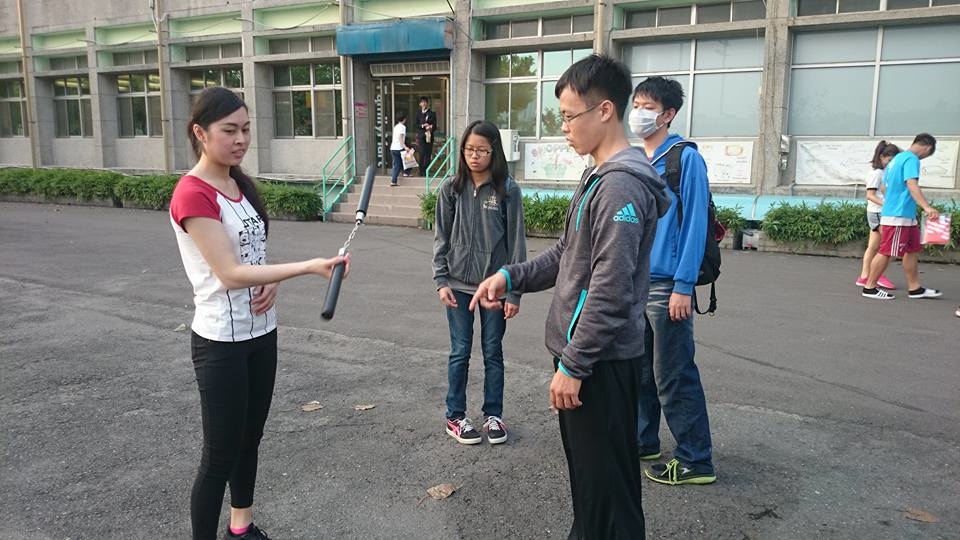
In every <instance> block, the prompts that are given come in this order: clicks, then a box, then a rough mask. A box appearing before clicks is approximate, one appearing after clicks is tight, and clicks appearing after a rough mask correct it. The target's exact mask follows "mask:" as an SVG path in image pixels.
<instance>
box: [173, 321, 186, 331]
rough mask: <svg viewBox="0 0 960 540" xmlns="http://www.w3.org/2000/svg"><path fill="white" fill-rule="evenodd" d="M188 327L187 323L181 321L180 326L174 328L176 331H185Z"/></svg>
mask: <svg viewBox="0 0 960 540" xmlns="http://www.w3.org/2000/svg"><path fill="white" fill-rule="evenodd" d="M186 329H187V325H185V324H183V323H180V326H178V327H176V328H174V329H173V331H174V332H183V331H184V330H186Z"/></svg>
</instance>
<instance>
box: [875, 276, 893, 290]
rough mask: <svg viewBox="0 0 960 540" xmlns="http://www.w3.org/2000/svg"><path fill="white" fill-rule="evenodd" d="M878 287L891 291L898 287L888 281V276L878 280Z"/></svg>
mask: <svg viewBox="0 0 960 540" xmlns="http://www.w3.org/2000/svg"><path fill="white" fill-rule="evenodd" d="M877 286H878V287H883V288H884V289H890V290H891V291H892V290H894V289H896V288H897V286H896V285H894V284H893V283H892V282H891V281H890V280H889V279H887V276H880V279H878V280H877Z"/></svg>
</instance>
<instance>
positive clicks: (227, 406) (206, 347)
mask: <svg viewBox="0 0 960 540" xmlns="http://www.w3.org/2000/svg"><path fill="white" fill-rule="evenodd" d="M191 348H192V353H193V368H194V371H195V372H196V375H197V387H198V388H199V390H200V408H201V413H202V417H203V453H202V456H201V458H200V469H199V470H198V471H197V478H196V480H195V481H194V483H193V493H192V494H191V497H190V519H191V522H192V524H193V538H194V540H207V539H211V538H216V536H217V525H218V523H219V521H220V506H221V505H222V504H223V492H224V489H225V487H226V484H227V483H228V482H229V483H230V506H232V507H233V508H248V507H250V506H252V505H253V490H254V485H255V484H256V480H257V449H258V448H259V446H260V439H261V438H262V437H263V424H264V422H266V420H267V413H268V412H269V411H270V400H271V399H272V398H273V383H274V379H275V378H276V373H277V331H276V330H274V331H273V332H270V333H269V334H266V335H264V336H261V337H258V338H255V339H251V340H248V341H239V342H236V343H223V342H219V341H211V340H209V339H206V338H203V337H200V336H198V335H197V334H193V335H192V338H191Z"/></svg>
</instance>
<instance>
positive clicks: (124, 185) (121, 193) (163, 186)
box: [115, 174, 177, 210]
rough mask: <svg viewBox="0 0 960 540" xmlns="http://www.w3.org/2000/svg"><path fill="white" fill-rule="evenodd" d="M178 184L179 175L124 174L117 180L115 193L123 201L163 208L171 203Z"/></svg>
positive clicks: (156, 208)
mask: <svg viewBox="0 0 960 540" xmlns="http://www.w3.org/2000/svg"><path fill="white" fill-rule="evenodd" d="M176 184H177V177H176V176H174V175H162V174H157V175H146V176H124V177H123V178H121V179H120V180H119V181H117V184H116V187H115V193H116V196H117V198H118V199H120V200H121V201H127V202H129V203H134V204H136V205H137V206H143V207H146V208H153V209H154V210H162V209H163V208H164V207H165V206H167V205H168V204H170V196H171V195H173V187H174V186H175V185H176Z"/></svg>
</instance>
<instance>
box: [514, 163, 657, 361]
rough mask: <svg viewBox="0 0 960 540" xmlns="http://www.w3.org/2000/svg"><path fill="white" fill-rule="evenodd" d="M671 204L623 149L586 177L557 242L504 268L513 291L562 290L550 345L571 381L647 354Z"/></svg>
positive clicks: (553, 311)
mask: <svg viewBox="0 0 960 540" xmlns="http://www.w3.org/2000/svg"><path fill="white" fill-rule="evenodd" d="M669 205H670V199H669V198H668V197H667V195H666V193H665V192H664V183H663V181H662V180H661V179H660V175H658V174H657V172H656V171H655V170H654V169H653V167H651V166H650V163H649V162H648V161H647V157H646V156H645V155H644V153H643V150H640V149H638V148H627V149H624V150H622V151H620V152H618V153H617V154H615V155H614V156H613V157H611V158H610V159H609V160H608V161H607V162H605V163H604V164H603V165H601V166H600V168H599V169H598V170H597V171H596V172H593V171H592V170H587V171H585V172H584V175H583V178H582V179H581V180H580V185H579V187H578V188H577V191H576V193H574V196H573V199H572V200H571V202H570V207H569V208H568V209H567V220H566V226H565V229H564V232H563V235H562V236H561V237H560V239H559V240H558V241H557V243H556V244H555V245H554V246H553V247H551V248H549V249H547V250H546V251H544V252H543V253H541V254H540V255H538V256H536V257H535V258H533V259H531V260H530V261H527V262H526V263H523V264H515V265H510V266H507V267H506V268H505V270H506V271H507V273H509V275H510V279H509V280H508V281H509V282H508V284H507V287H508V290H510V291H515V292H522V293H527V292H535V291H542V290H544V289H548V288H550V287H553V286H556V291H555V292H554V295H553V302H552V303H551V305H550V311H549V313H548V314H547V321H546V345H547V349H548V350H549V351H550V352H551V353H553V355H554V356H556V357H558V358H560V362H561V364H562V367H563V369H564V371H566V372H567V373H569V374H570V375H572V376H574V377H576V378H578V379H583V378H586V377H589V376H590V374H591V373H592V372H593V365H594V364H596V363H597V362H602V361H612V360H628V359H633V358H638V357H639V356H641V355H642V354H643V339H644V318H643V314H644V310H645V309H646V305H647V294H648V291H649V285H650V248H651V246H652V244H653V238H654V234H655V233H656V227H657V220H658V219H659V218H660V216H661V215H663V214H664V213H665V212H666V211H667V208H668V207H669Z"/></svg>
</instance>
